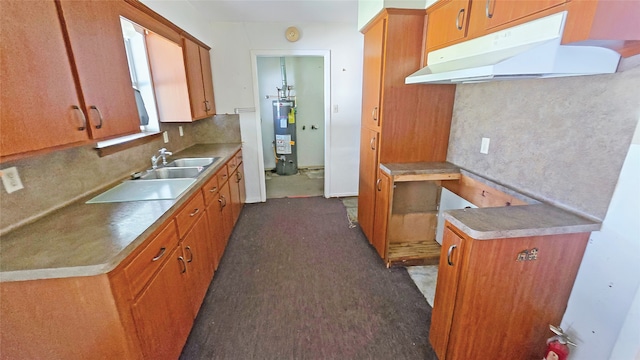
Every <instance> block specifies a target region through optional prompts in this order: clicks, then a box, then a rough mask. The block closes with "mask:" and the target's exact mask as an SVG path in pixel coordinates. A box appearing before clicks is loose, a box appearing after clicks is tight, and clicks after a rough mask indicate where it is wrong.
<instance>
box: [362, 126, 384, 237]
mask: <svg viewBox="0 0 640 360" xmlns="http://www.w3.org/2000/svg"><path fill="white" fill-rule="evenodd" d="M378 138H379V133H378V132H377V131H375V130H371V129H369V128H367V127H362V133H361V137H360V180H359V188H358V223H359V224H360V227H361V228H362V231H363V232H364V234H365V236H366V237H367V239H368V240H369V242H372V241H373V218H374V211H375V205H376V204H375V201H376V198H375V197H376V191H375V182H376V175H377V173H378V144H379V139H378Z"/></svg>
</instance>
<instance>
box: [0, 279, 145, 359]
mask: <svg viewBox="0 0 640 360" xmlns="http://www.w3.org/2000/svg"><path fill="white" fill-rule="evenodd" d="M0 319H1V324H2V331H1V332H0V343H2V353H1V354H0V355H1V357H2V358H3V359H86V358H87V355H88V354H91V356H93V357H95V358H101V359H135V358H139V354H136V352H135V351H133V350H130V348H129V345H128V343H127V339H126V336H125V329H124V328H123V327H122V324H121V322H120V318H119V316H118V311H117V309H116V305H115V302H114V299H113V296H112V294H111V288H110V286H109V280H108V278H107V276H106V275H100V276H90V277H74V278H62V279H46V280H34V281H18V282H2V283H0Z"/></svg>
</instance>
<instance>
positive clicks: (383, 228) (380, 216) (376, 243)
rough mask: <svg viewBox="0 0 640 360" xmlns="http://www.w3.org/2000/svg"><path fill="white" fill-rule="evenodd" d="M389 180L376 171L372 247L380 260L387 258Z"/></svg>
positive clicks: (389, 202)
mask: <svg viewBox="0 0 640 360" xmlns="http://www.w3.org/2000/svg"><path fill="white" fill-rule="evenodd" d="M390 188H391V179H390V178H389V177H388V176H387V175H385V174H384V173H382V172H381V171H379V170H378V179H377V180H376V209H375V216H374V221H373V241H372V244H373V247H374V248H375V249H376V251H377V252H378V255H380V257H381V258H383V259H386V258H387V225H388V224H389V205H391V201H390V200H391V192H390V191H389V190H390Z"/></svg>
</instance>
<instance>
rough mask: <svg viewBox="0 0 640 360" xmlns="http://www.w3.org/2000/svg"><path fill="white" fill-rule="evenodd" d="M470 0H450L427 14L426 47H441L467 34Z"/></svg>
mask: <svg viewBox="0 0 640 360" xmlns="http://www.w3.org/2000/svg"><path fill="white" fill-rule="evenodd" d="M469 4H470V0H452V1H449V2H448V3H446V4H444V5H443V6H441V7H439V8H438V9H436V10H434V11H433V12H430V13H429V14H428V16H427V42H426V48H427V49H432V48H436V47H443V46H444V45H447V44H449V43H452V42H455V41H457V40H460V39H462V38H464V37H465V36H466V35H467V22H468V19H469Z"/></svg>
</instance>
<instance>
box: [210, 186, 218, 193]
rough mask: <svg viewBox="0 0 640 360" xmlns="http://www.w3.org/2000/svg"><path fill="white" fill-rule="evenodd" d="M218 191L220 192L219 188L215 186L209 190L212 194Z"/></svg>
mask: <svg viewBox="0 0 640 360" xmlns="http://www.w3.org/2000/svg"><path fill="white" fill-rule="evenodd" d="M216 191H218V187H217V186H214V187H212V188H211V189H209V192H210V193H214V192H216Z"/></svg>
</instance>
